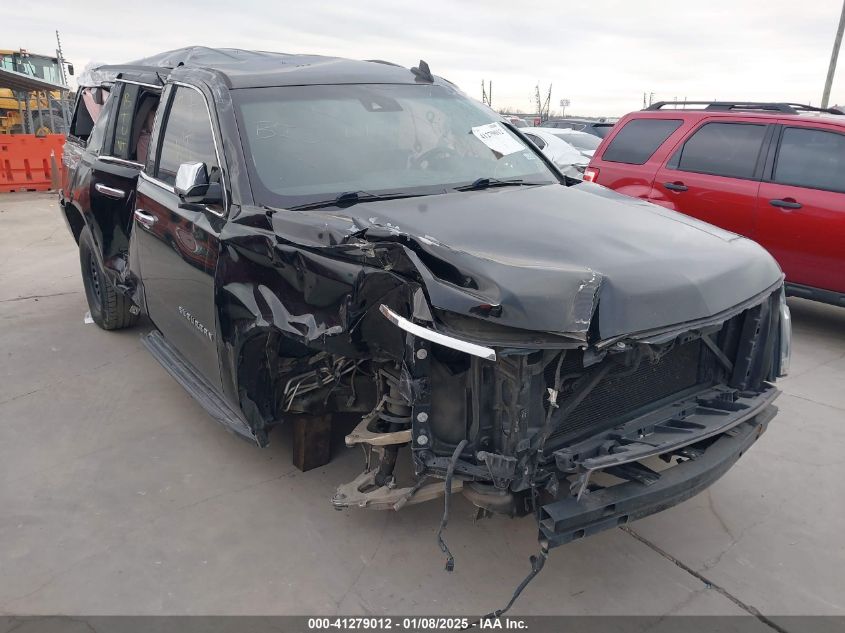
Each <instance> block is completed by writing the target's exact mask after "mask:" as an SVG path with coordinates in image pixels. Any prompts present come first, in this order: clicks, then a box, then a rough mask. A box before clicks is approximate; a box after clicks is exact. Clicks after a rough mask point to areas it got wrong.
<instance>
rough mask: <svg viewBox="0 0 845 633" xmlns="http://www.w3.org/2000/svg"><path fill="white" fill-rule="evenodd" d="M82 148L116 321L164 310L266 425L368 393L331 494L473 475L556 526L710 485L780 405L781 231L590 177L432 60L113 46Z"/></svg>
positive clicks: (104, 289) (215, 383)
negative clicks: (644, 196) (694, 214)
mask: <svg viewBox="0 0 845 633" xmlns="http://www.w3.org/2000/svg"><path fill="white" fill-rule="evenodd" d="M63 160H64V163H65V165H66V170H65V180H64V182H63V185H62V196H61V208H62V210H63V213H64V216H65V217H66V219H67V222H68V225H69V227H70V230H71V231H72V233H73V236H74V238H75V239H76V240H77V242H78V243H79V251H80V256H81V262H82V275H83V280H84V284H85V290H86V295H87V298H88V303H89V306H90V309H91V314H92V316H93V318H94V320H95V321H96V322H97V323H98V324H99V325H100V326H101V327H103V328H105V329H115V328H121V327H126V326H130V325H132V324H133V323H134V322H135V321H136V319H137V316H138V315H139V313H141V312H144V313H146V314H147V315H148V316H149V318H150V320H151V321H152V323H153V324H154V326H155V329H154V330H152V332H151V333H149V334H147V335H145V337H144V342H145V345H146V347H147V348H148V349H149V351H150V352H151V353H152V354H153V355H154V356H155V357H156V358H157V359H158V360H159V361H160V362H161V364H162V365H163V366H164V367H165V368H166V369H167V370H168V371H169V372H170V373H171V374H172V375H173V376H174V378H176V380H178V381H179V382H180V383H181V384H182V385H183V386H184V387H185V388H186V389H187V390H188V391H189V392H190V393H191V394H192V395H193V396H194V397H195V398H196V399H197V400H198V401H199V402H200V404H202V405H203V406H204V407H205V408H206V409H207V410H208V411H209V413H210V414H211V415H212V416H213V417H214V418H215V419H216V420H218V421H219V422H221V423H222V424H224V425H226V426H227V427H228V428H229V429H231V430H233V431H234V432H236V433H238V434H240V435H242V436H244V437H246V438H248V439H250V440H252V441H254V442H255V443H257V444H258V445H259V446H264V445H266V444H267V442H268V434H269V432H270V431H271V430H272V429H273V427H275V426H276V425H278V424H281V423H283V422H285V421H293V422H295V423H296V424H298V425H300V427H301V428H302V429H304V431H303V434H302V438H304V439H303V441H305V442H306V443H307V441H308V439H309V438H311V439H312V440H313V441H314V442H317V443H320V442H322V441H323V440H324V437H323V436H322V435H321V431H320V429H321V428H322V427H321V425H323V424H324V422H325V421H326V420H331V419H332V418H331V416H333V415H335V414H340V413H350V412H352V413H358V414H360V416H361V417H360V420H361V421H360V424H359V425H358V426H357V428H355V429H354V430H353V431H351V432H350V433H349V434H348V435H347V437H346V443H347V444H348V445H349V446H355V445H359V444H360V445H362V446H363V447H364V448H365V452H366V454H367V455H368V459H367V464H366V470H365V471H364V472H363V473H361V475H360V476H359V477H357V478H356V479H355V480H354V481H352V482H349V483H345V484H342V485H340V486H339V487H338V489H337V493H336V494H335V496H334V498H333V499H332V503H333V504H334V505H335V506H336V507H338V508H346V507H368V508H378V509H399V508H401V507H402V506H404V505H406V504H410V503H415V502H419V501H424V500H427V499H432V498H436V497H438V496H441V495H444V493H445V494H446V495H447V499H448V494H451V493H452V492H458V491H461V492H462V493H463V494H464V495H466V497H467V498H468V499H469V500H470V501H471V502H472V503H473V504H475V505H476V506H478V508H480V509H481V511H482V512H501V513H506V514H510V515H524V514H529V513H534V514H535V516H536V518H537V521H538V525H539V533H540V540H541V543H542V544H543V546H544V548H548V547H551V546H555V545H559V544H562V543H566V542H568V541H570V540H572V539H576V538H580V537H582V536H585V535H589V534H592V533H594V532H597V531H599V530H602V529H605V528H608V527H612V526H617V525H621V524H624V523H627V522H629V521H633V520H635V519H637V518H639V517H642V516H645V515H647V514H649V513H652V512H656V511H658V510H661V509H664V508H666V507H669V506H671V505H673V504H675V503H677V502H679V501H681V500H683V499H686V498H688V497H690V496H692V495H693V494H695V493H697V492H698V491H700V490H702V489H703V488H705V487H706V486H708V485H709V484H710V483H712V482H713V481H714V480H715V479H717V478H718V477H719V476H720V475H722V474H723V473H724V472H725V471H726V470H727V469H728V468H729V467H730V466H731V465H732V464H733V462H734V461H736V460H737V459H738V457H739V456H740V455H742V453H743V451H745V450H746V449H747V448H748V447H749V446H750V445H751V444H752V443H753V442H754V441H755V440H756V439H757V438H758V436H759V435H760V434H761V433H762V432H763V430H764V429H765V428H766V425H767V424H768V422H769V421H770V420H771V418H772V417H773V415H774V414H775V412H776V409H775V407H774V406H773V405H772V401H773V400H774V399H775V397H776V396H777V395H778V390H777V389H776V388H775V387H774V386H773V382H774V380H775V378H776V377H778V376H780V375H783V374H784V373H785V372H786V369H787V363H788V359H789V344H790V321H789V311H788V308H787V306H786V304H785V301H784V294H783V287H782V285H783V278H782V274H781V271H780V269H779V268H778V266H777V264H776V263H775V262H774V260H773V259H772V258H771V257H770V256H769V255H768V254H767V253H766V252H765V251H764V250H763V249H762V248H760V247H759V246H758V245H756V244H755V243H753V242H751V241H749V240H747V239H744V238H741V237H739V236H737V235H734V234H732V233H728V232H726V231H723V230H721V229H718V228H715V227H713V226H709V225H707V224H704V223H702V222H699V221H697V220H694V219H692V218H689V217H686V216H683V215H680V214H677V213H673V212H671V211H668V210H665V209H663V208H661V207H658V206H654V205H652V204H649V203H646V202H643V201H639V200H635V199H631V198H627V197H624V196H621V195H618V194H616V193H613V192H611V191H609V190H607V189H604V188H602V187H599V186H597V185H592V184H590V183H583V184H578V185H574V186H572V185H573V183H571V182H569V181H567V180H566V178H565V177H564V176H562V175H561V174H560V173H559V172H558V171H557V170H556V168H555V167H554V166H553V165H552V164H551V163H549V162H548V160H547V159H546V158H545V157H544V156H543V154H542V153H541V152H539V151H537V149H536V147H535V146H534V145H533V144H532V143H530V142H529V141H527V140H526V139H525V138H524V137H523V136H522V135H521V134H520V132H519V131H518V130H517V129H515V128H513V127H511V126H510V125H509V124H507V123H503V122H502V121H501V119H500V117H499V116H498V115H496V114H495V113H494V112H492V111H491V110H489V109H487V108H485V107H484V106H482V105H481V104H479V103H476V102H474V101H472V100H471V99H469V98H467V97H466V96H465V95H463V94H462V93H461V92H460V91H459V90H458V89H457V88H456V87H455V86H454V85H452V84H451V83H449V82H448V81H445V80H443V79H441V78H438V77H435V76H433V75H432V74H431V72H430V71H429V69H428V67H427V66H426V65H425V64H424V63H420V65H419V66H418V67H415V68H413V69H410V70H409V69H406V68H403V67H400V66H397V65H394V64H390V63H385V62H381V61H351V60H344V59H335V58H327V57H317V56H301V55H282V54H272V53H256V52H247V51H240V50H228V49H226V50H211V49H204V48H189V49H182V50H178V51H172V52H169V53H163V54H161V55H158V56H156V57H153V58H148V59H144V60H140V61H137V62H132V63H129V64H125V65H122V66H107V67H102V68H100V69H98V70H97V71H96V72H94V73H91V76H90V77H89V78H88V81H87V82H86V81H85V80H84V79H83V82H82V86H81V89H80V96H79V99H78V103H77V107H76V113H75V115H74V120H73V127H72V130H71V134H70V136H69V138H68V142H67V144H66V147H65V154H64V159H63ZM309 429H310V430H309ZM312 431H313V432H312ZM302 438H300V439H302ZM305 450H306V451H307V450H308V447H307V446H306V447H305ZM405 453H407V454H409V455H410V463H411V464H412V468H411V469H410V470H411V472H410V474H409V475H408V478H409V480H408V481H406V482H400V481H398V480H399V479H401V477H399V476H398V474H397V473H399V472H402V469H396V473H395V472H394V469H395V467H396V464H397V458H398V457H400V456H402V455H404V454H405ZM403 459H404V457H403Z"/></svg>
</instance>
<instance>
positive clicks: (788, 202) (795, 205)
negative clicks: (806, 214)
mask: <svg viewBox="0 0 845 633" xmlns="http://www.w3.org/2000/svg"><path fill="white" fill-rule="evenodd" d="M769 204H770V205H772V206H773V207H778V208H780V209H790V210H791V209H800V208H801V206H802V205H801V203H800V202H797V201H796V200H795V198H784V199H783V200H769Z"/></svg>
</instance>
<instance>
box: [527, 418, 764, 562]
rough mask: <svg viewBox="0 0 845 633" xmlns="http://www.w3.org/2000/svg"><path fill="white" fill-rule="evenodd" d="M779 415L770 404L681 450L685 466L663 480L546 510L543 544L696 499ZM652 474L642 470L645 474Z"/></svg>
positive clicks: (639, 480) (637, 482)
mask: <svg viewBox="0 0 845 633" xmlns="http://www.w3.org/2000/svg"><path fill="white" fill-rule="evenodd" d="M775 413H777V408H776V407H775V406H773V405H771V404H769V405H767V406H765V408H764V409H763V410H761V411H760V412H758V413H757V414H756V415H755V416H753V417H751V418H749V419H747V420H745V421H744V422H741V423H740V424H737V425H736V426H733V427H731V428H730V429H729V430H727V431H725V432H724V433H722V434H721V435H717V436H712V437H711V438H708V439H704V440H701V441H700V442H698V443H696V444H690V445H687V446H686V447H683V448H681V449H678V450H676V451H675V452H673V453H672V455H676V456H680V457H681V458H682V459H685V461H683V462H682V463H679V464H677V465H676V466H673V467H671V468H667V469H666V470H663V471H662V472H660V473H659V476H658V477H646V476H642V477H639V476H631V477H628V479H630V481H627V482H625V483H620V484H617V485H614V486H610V487H607V488H601V489H599V490H594V491H590V492H587V493H586V494H584V495H583V496H582V497H581V499H580V501H579V500H577V499H576V497H570V498H567V499H563V500H561V501H555V502H553V503H549V504H546V505H544V506H542V507H541V508H540V540H541V541H545V542H547V543H548V546H549V547H557V546H558V545H564V544H566V543H569V542H570V541H573V540H576V539H579V538H582V537H584V536H590V535H592V534H596V533H598V532H601V531H602V530H607V529H610V528H613V527H616V526H619V525H624V524H626V523H630V522H631V521H636V520H637V519H641V518H643V517H646V516H648V515H650V514H654V513H656V512H660V511H661V510H665V509H667V508H670V507H672V506H673V505H676V504H678V503H680V502H682V501H685V500H686V499H689V498H690V497H693V496H695V495H696V494H698V493H699V492H701V491H702V490H704V489H705V488H707V487H708V486H710V485H711V484H712V483H713V482H715V481H716V480H717V479H719V477H721V476H722V475H723V474H724V473H725V472H727V471H728V469H730V467H731V466H732V465H733V464H734V463H735V462H736V461H737V460H738V459H739V458H740V457H741V456H742V454H743V453H744V452H745V451H746V450H747V449H748V447H750V446H751V445H752V444H753V443H754V442H755V441H756V440H757V438H758V437H759V436H760V435H761V434H762V433H763V431H764V430H765V429H766V426H767V425H768V423H769V421H770V420H771V419H772V418H773V417H774V416H775ZM629 465H630V466H636V465H637V464H636V463H629ZM647 470H648V469H647V468H645V467H643V472H644V473H645V472H646V471H647ZM611 472H612V471H611ZM614 474H615V473H614ZM620 474H622V473H620ZM655 474H656V473H655Z"/></svg>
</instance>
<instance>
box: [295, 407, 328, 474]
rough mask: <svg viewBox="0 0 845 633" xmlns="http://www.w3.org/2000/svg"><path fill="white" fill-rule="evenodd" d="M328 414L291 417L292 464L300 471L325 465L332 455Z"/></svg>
mask: <svg viewBox="0 0 845 633" xmlns="http://www.w3.org/2000/svg"><path fill="white" fill-rule="evenodd" d="M331 438H332V420H331V416H330V415H297V416H294V417H293V465H294V466H296V467H297V468H299V470H301V471H302V472H305V471H307V470H311V469H312V468H318V467H319V466H325V465H326V464H328V463H329V461H330V460H331V457H332V452H331Z"/></svg>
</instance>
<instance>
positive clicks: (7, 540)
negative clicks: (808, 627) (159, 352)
mask: <svg viewBox="0 0 845 633" xmlns="http://www.w3.org/2000/svg"><path fill="white" fill-rule="evenodd" d="M790 305H791V307H792V314H793V318H794V324H795V341H794V355H793V363H792V372H791V375H790V377H789V378H788V379H786V380H784V381H783V382H782V383H781V386H782V388H783V390H784V394H783V396H782V397H781V398H780V400H779V406H780V408H781V413H780V415H779V416H778V417H777V418H776V419H775V420H774V421H773V422H772V424H771V426H770V427H769V431H768V432H767V433H766V434H765V435H764V436H763V437H762V438H761V440H760V441H759V442H758V443H757V444H756V445H755V446H754V447H753V448H752V449H751V450H750V451H749V452H748V454H747V455H746V456H744V457H743V458H742V459H741V460H740V462H739V463H738V464H737V465H736V466H735V467H734V468H733V469H732V470H731V471H730V472H729V473H728V474H727V475H726V476H725V477H724V478H723V479H721V480H720V481H719V482H717V483H716V484H715V485H714V486H713V487H712V488H710V490H708V491H707V492H705V493H703V494H701V495H699V496H698V497H696V498H694V499H692V500H690V501H688V502H686V503H684V504H682V505H680V506H678V507H675V508H673V509H671V510H669V511H667V512H664V513H662V514H659V515H656V516H653V517H650V518H648V519H645V520H642V521H640V522H637V523H635V524H633V525H632V526H631V527H630V530H629V531H625V530H622V529H618V530H613V531H610V532H605V533H603V534H600V535H598V536H595V537H592V538H589V539H586V540H583V541H580V542H576V543H574V544H571V545H568V546H566V547H563V548H559V549H557V550H554V551H553V552H552V556H551V558H550V560H549V563H548V564H547V565H546V568H545V569H544V570H543V572H542V573H541V574H540V575H539V576H538V577H537V579H536V580H535V581H534V583H533V584H531V585H530V586H529V588H528V589H527V590H526V592H525V594H524V595H523V597H522V598H521V599H520V601H519V602H518V603H517V605H516V607H515V608H514V613H516V614H577V615H581V614H625V615H632V614H648V615H664V614H744V613H749V612H754V610H759V611H760V612H762V613H764V614H770V615H776V614H780V615H797V614H829V615H843V614H845V538H843V533H845V531H843V528H845V508H844V507H843V498H845V494H843V493H845V484H843V481H845V457H843V455H844V454H845V310H843V309H837V308H833V307H830V306H825V305H820V304H814V303H810V302H806V301H802V300H791V301H790ZM86 309H87V307H86V304H85V297H84V294H83V292H82V283H81V280H80V273H79V265H78V259H77V251H76V247H75V245H74V243H73V241H72V238H71V237H70V235H69V233H68V231H67V229H66V228H65V226H64V224H63V221H62V220H61V218H60V216H59V212H58V209H57V206H56V199H55V196H54V195H51V194H3V195H0V354H2V363H0V614H54V613H60V614H87V615H91V614H291V613H296V614H334V613H343V614H362V613H371V614H467V613H486V612H488V611H490V610H492V609H494V608H497V607H501V606H503V605H504V603H505V602H506V601H507V599H508V598H509V596H510V593H511V592H512V590H513V589H514V587H515V586H516V584H517V583H518V582H519V581H520V580H521V579H522V577H523V576H524V575H525V573H526V572H527V571H528V557H529V556H530V555H531V554H533V553H535V551H536V549H537V543H536V529H535V526H534V523H533V521H532V520H531V519H522V520H510V519H506V518H499V517H496V518H493V519H489V520H484V521H481V522H474V520H473V515H474V512H473V510H472V508H471V506H470V505H469V504H468V503H467V502H466V501H465V500H464V499H463V497H461V496H456V497H455V498H454V505H453V512H452V520H451V523H450V525H449V528H448V530H447V534H446V536H447V540H448V542H449V545H450V546H451V549H452V551H453V552H454V554H455V557H456V562H457V565H456V571H455V572H454V573H453V574H447V573H446V572H445V571H444V570H443V561H444V559H443V556H442V554H441V553H440V551H439V549H438V548H437V544H436V542H435V533H436V529H437V525H438V522H439V520H440V515H441V511H442V504H441V503H439V502H435V503H430V504H424V505H420V506H412V507H408V508H406V509H404V510H403V511H402V512H399V513H392V512H390V513H388V512H375V511H363V510H359V511H345V512H336V511H335V510H333V509H332V507H331V505H330V504H329V498H330V497H331V495H332V492H333V491H334V488H335V485H336V484H337V483H338V482H342V481H347V480H349V479H351V478H352V477H353V476H354V475H355V474H356V473H357V472H358V471H359V469H360V467H361V453H360V452H359V451H351V450H346V449H343V448H338V449H337V451H336V457H335V459H334V460H333V461H332V462H331V463H330V464H329V465H327V466H326V467H323V468H319V469H316V470H313V471H311V472H308V473H304V474H303V473H300V472H298V471H297V470H295V469H294V467H293V466H292V465H291V461H290V452H291V446H290V438H289V436H287V435H286V432H285V431H284V430H282V432H281V433H277V434H276V435H275V436H274V437H272V440H273V441H272V444H271V446H270V448H268V449H265V450H260V449H258V448H255V447H253V446H250V445H248V444H247V443H245V442H243V441H242V440H239V439H237V438H235V437H234V436H232V435H230V434H229V433H227V432H226V431H225V430H223V429H222V428H221V427H219V426H217V425H216V424H215V423H214V422H212V421H211V419H210V418H209V417H208V416H207V415H206V414H205V413H204V411H203V410H202V409H200V407H199V406H198V405H196V404H195V403H194V402H193V401H192V400H191V398H190V397H189V396H188V395H187V394H186V393H185V392H184V391H183V390H182V388H181V387H179V386H178V385H177V384H176V383H175V382H174V381H173V380H172V379H171V378H170V376H169V375H168V374H167V373H166V372H165V371H164V370H163V369H161V368H160V367H159V366H158V365H157V364H156V362H155V361H154V360H153V359H152V358H151V357H150V356H149V355H148V354H147V353H146V351H145V350H144V349H143V348H142V347H141V345H140V343H139V329H135V330H131V331H123V332H119V333H109V332H104V331H101V330H100V329H98V328H97V327H96V326H95V325H86V324H84V323H83V315H84V314H85V312H86ZM338 440H340V437H339V438H338Z"/></svg>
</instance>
